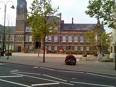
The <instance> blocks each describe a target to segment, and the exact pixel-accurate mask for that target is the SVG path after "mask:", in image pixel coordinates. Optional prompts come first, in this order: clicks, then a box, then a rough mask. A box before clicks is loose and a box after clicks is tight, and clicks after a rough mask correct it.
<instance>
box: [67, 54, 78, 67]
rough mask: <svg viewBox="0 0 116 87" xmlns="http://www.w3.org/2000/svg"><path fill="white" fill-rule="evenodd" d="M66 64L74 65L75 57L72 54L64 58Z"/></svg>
mask: <svg viewBox="0 0 116 87" xmlns="http://www.w3.org/2000/svg"><path fill="white" fill-rule="evenodd" d="M65 64H66V65H76V58H75V56H73V55H72V54H70V55H68V56H66V58H65Z"/></svg>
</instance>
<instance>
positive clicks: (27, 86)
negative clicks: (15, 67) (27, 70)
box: [0, 79, 31, 87]
mask: <svg viewBox="0 0 116 87" xmlns="http://www.w3.org/2000/svg"><path fill="white" fill-rule="evenodd" d="M0 81H2V82H7V83H11V84H14V85H19V86H23V87H31V86H29V85H25V84H21V83H17V82H12V81H8V80H3V79H0Z"/></svg>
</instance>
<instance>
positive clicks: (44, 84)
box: [31, 83, 60, 87]
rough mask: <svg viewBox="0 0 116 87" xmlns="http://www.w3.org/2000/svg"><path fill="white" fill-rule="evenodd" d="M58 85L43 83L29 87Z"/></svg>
mask: <svg viewBox="0 0 116 87" xmlns="http://www.w3.org/2000/svg"><path fill="white" fill-rule="evenodd" d="M58 84H60V83H43V84H32V85H31V86H32V87H34V86H46V85H47V86H49V85H58Z"/></svg>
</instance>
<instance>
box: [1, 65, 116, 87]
mask: <svg viewBox="0 0 116 87" xmlns="http://www.w3.org/2000/svg"><path fill="white" fill-rule="evenodd" d="M72 67H74V66H72ZM0 87H116V76H111V75H104V74H95V73H87V72H75V71H67V70H59V69H52V68H47V67H36V66H29V65H21V64H8V63H0Z"/></svg>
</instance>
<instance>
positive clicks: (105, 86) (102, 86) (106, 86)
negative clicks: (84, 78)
mask: <svg viewBox="0 0 116 87" xmlns="http://www.w3.org/2000/svg"><path fill="white" fill-rule="evenodd" d="M70 82H71V83H76V84H85V85H93V86H99V87H115V86H111V85H102V84H94V83H86V82H75V81H70Z"/></svg>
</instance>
